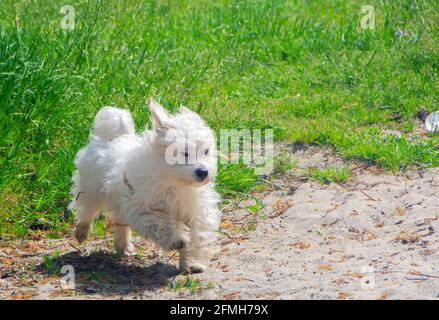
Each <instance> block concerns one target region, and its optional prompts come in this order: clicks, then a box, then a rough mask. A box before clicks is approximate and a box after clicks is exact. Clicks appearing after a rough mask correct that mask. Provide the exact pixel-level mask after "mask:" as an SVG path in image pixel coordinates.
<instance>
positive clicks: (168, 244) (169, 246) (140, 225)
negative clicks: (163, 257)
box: [131, 212, 190, 250]
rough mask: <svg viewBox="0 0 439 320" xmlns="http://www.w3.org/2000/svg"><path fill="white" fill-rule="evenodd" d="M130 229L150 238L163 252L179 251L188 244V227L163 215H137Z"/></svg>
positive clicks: (147, 213)
mask: <svg viewBox="0 0 439 320" xmlns="http://www.w3.org/2000/svg"><path fill="white" fill-rule="evenodd" d="M133 220H134V221H133V223H132V224H131V226H132V228H133V229H134V230H136V231H137V232H138V233H139V234H141V235H142V236H144V237H146V238H150V239H151V240H153V241H154V242H155V243H157V244H158V245H159V246H160V247H162V248H163V249H165V250H181V249H183V248H185V247H186V246H187V244H188V242H189V239H190V235H189V229H188V227H187V226H186V225H185V224H184V223H182V222H180V221H176V220H174V219H170V218H169V216H168V215H166V214H163V213H151V212H146V213H139V214H136V216H135V217H134V219H133Z"/></svg>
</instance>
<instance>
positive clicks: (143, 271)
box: [35, 251, 181, 296]
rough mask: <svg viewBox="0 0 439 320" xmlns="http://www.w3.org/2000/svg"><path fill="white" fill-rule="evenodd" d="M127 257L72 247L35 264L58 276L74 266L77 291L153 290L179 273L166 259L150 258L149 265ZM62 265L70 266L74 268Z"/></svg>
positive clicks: (40, 269)
mask: <svg viewBox="0 0 439 320" xmlns="http://www.w3.org/2000/svg"><path fill="white" fill-rule="evenodd" d="M127 259H129V260H130V261H127ZM127 259H124V258H122V259H121V258H120V257H118V256H117V255H115V254H113V253H110V252H107V251H96V252H92V253H90V254H89V255H82V254H81V253H79V252H76V251H72V252H68V253H66V254H64V255H60V256H58V257H56V258H46V259H45V261H44V262H43V263H41V264H39V265H37V266H36V268H35V271H36V272H38V273H40V274H45V275H49V276H59V279H60V280H61V279H62V278H63V277H64V276H66V275H67V273H69V272H71V271H69V270H73V271H74V283H75V290H76V291H79V292H83V293H85V294H99V295H107V296H113V295H126V294H129V293H141V292H145V291H147V290H149V291H155V290H157V289H160V288H162V287H164V286H166V285H167V284H168V283H169V280H170V279H171V278H173V277H175V276H177V275H179V274H180V273H181V272H180V270H179V269H178V268H176V267H175V266H173V265H171V264H168V263H164V262H158V261H152V262H151V261H150V262H149V263H150V264H149V265H145V264H146V263H148V261H146V262H145V261H140V260H138V259H136V258H127ZM142 260H143V259H142ZM63 266H71V267H73V269H71V268H70V267H69V268H63ZM63 269H64V270H63Z"/></svg>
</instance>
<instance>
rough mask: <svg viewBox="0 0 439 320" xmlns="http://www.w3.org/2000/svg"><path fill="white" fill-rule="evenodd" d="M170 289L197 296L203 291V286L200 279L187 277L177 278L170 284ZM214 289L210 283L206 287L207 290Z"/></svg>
mask: <svg viewBox="0 0 439 320" xmlns="http://www.w3.org/2000/svg"><path fill="white" fill-rule="evenodd" d="M168 287H169V289H171V290H173V291H181V290H188V291H189V292H190V293H191V294H196V293H198V292H200V291H201V290H203V286H202V284H201V281H200V280H199V279H196V278H194V277H192V276H190V275H186V276H184V277H183V278H181V277H180V278H177V279H175V280H173V281H171V282H170V283H169V284H168ZM213 287H214V285H213V283H212V282H209V283H208V284H207V286H206V288H207V289H212V288H213Z"/></svg>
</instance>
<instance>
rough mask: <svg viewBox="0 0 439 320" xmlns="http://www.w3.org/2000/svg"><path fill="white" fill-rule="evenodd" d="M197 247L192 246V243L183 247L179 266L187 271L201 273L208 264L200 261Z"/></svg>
mask: <svg viewBox="0 0 439 320" xmlns="http://www.w3.org/2000/svg"><path fill="white" fill-rule="evenodd" d="M197 251H198V250H197V249H195V248H191V247H190V245H189V246H187V247H185V248H183V249H181V250H180V251H179V252H180V263H179V267H180V269H181V270H183V271H185V272H187V273H201V272H204V270H206V266H205V265H204V264H203V263H201V262H200V259H199V257H198V254H197Z"/></svg>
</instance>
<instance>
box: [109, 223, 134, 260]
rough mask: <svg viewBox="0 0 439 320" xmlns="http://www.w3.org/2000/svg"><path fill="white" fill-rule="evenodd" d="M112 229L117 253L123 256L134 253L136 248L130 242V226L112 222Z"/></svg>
mask: <svg viewBox="0 0 439 320" xmlns="http://www.w3.org/2000/svg"><path fill="white" fill-rule="evenodd" d="M113 230H114V241H115V244H116V250H117V253H118V254H120V255H125V256H132V255H135V254H136V249H135V248H134V246H133V244H132V243H131V230H130V227H128V226H126V225H120V224H118V223H113Z"/></svg>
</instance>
